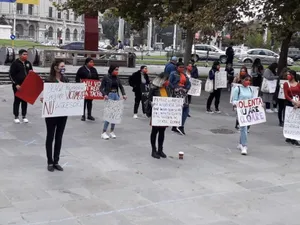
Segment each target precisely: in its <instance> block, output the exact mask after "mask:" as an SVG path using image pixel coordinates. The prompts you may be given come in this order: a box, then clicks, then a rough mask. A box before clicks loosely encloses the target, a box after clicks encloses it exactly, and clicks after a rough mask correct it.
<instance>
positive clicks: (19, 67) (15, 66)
mask: <svg viewBox="0 0 300 225" xmlns="http://www.w3.org/2000/svg"><path fill="white" fill-rule="evenodd" d="M27 59H28V52H27V51H26V50H24V49H21V50H20V51H19V58H18V59H16V60H15V61H14V62H13V63H12V64H11V66H10V69H9V76H10V79H11V81H12V89H13V92H14V95H15V94H16V92H17V91H18V90H20V89H21V86H22V83H23V82H24V80H25V78H26V76H27V75H28V73H29V71H30V70H33V68H32V65H31V63H30V62H29V61H28V60H27ZM20 105H21V109H22V119H23V122H24V123H28V119H27V118H26V114H27V102H25V101H23V100H22V99H20V98H18V97H17V96H16V95H15V98H14V104H13V113H14V116H15V119H14V122H15V123H20V119H19V109H20Z"/></svg>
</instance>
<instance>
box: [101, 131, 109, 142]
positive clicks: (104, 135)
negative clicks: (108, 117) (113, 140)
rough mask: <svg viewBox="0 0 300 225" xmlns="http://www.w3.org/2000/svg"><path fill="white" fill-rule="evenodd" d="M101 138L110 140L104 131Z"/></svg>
mask: <svg viewBox="0 0 300 225" xmlns="http://www.w3.org/2000/svg"><path fill="white" fill-rule="evenodd" d="M101 138H102V139H104V140H109V136H108V135H107V133H106V132H104V133H103V134H101Z"/></svg>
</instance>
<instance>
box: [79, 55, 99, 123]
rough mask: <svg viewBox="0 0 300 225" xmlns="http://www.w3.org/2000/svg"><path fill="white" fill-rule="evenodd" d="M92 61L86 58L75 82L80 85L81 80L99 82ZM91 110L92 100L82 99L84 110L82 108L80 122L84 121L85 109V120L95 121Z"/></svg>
mask: <svg viewBox="0 0 300 225" xmlns="http://www.w3.org/2000/svg"><path fill="white" fill-rule="evenodd" d="M94 65H95V64H94V60H93V59H92V58H87V59H86V60H85V63H84V66H82V67H80V68H79V69H78V71H77V73H76V82H77V83H80V82H81V80H84V79H90V80H99V75H98V72H97V70H96V68H95V67H94ZM92 108H93V100H92V99H84V108H83V116H82V117H81V121H85V120H86V114H85V112H86V109H87V115H88V116H87V119H88V120H91V121H95V118H94V117H93V116H92Z"/></svg>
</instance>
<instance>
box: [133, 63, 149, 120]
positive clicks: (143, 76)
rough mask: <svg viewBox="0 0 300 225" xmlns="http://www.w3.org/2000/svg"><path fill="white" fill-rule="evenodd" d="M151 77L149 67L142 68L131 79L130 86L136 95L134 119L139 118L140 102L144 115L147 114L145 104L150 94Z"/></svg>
mask: <svg viewBox="0 0 300 225" xmlns="http://www.w3.org/2000/svg"><path fill="white" fill-rule="evenodd" d="M149 84H150V80H149V76H148V68H147V66H141V68H140V70H139V71H137V72H135V73H133V74H132V75H131V76H130V77H129V85H130V86H131V87H132V91H133V92H134V94H135V101H134V109H133V114H134V115H133V118H134V119H137V118H138V115H137V113H138V109H139V106H140V102H141V103H142V110H143V114H145V108H144V102H145V99H146V97H147V96H148V93H149Z"/></svg>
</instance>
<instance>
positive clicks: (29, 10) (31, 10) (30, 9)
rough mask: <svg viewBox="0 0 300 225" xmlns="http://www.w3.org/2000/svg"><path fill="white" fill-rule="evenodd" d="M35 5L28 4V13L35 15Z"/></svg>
mask: <svg viewBox="0 0 300 225" xmlns="http://www.w3.org/2000/svg"><path fill="white" fill-rule="evenodd" d="M33 7H34V5H28V14H29V15H33Z"/></svg>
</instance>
